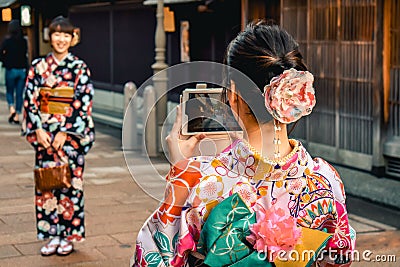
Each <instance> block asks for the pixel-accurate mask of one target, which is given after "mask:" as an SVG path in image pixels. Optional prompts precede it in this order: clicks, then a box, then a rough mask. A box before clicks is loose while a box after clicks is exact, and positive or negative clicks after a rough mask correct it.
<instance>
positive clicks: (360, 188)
mask: <svg viewBox="0 0 400 267" xmlns="http://www.w3.org/2000/svg"><path fill="white" fill-rule="evenodd" d="M334 167H335V168H336V170H337V171H338V172H339V174H340V177H341V178H342V181H343V184H344V188H345V191H346V194H348V195H352V196H355V197H360V198H364V199H367V200H371V201H372V202H375V203H378V204H383V205H385V206H390V207H393V208H395V209H400V198H399V197H398V195H399V192H400V182H399V181H396V180H393V179H388V178H377V177H376V176H373V175H371V174H369V173H367V172H363V171H358V170H353V169H349V168H346V167H342V166H337V165H334Z"/></svg>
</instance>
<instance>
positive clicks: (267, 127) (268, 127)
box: [244, 121, 292, 160]
mask: <svg viewBox="0 0 400 267" xmlns="http://www.w3.org/2000/svg"><path fill="white" fill-rule="evenodd" d="M279 125H280V127H281V130H280V131H277V132H276V133H275V130H274V123H273V121H270V122H268V123H265V124H262V125H258V124H252V125H247V126H246V127H245V131H244V132H245V135H244V139H246V140H247V142H249V144H250V145H251V146H252V147H254V148H255V149H256V150H257V151H259V152H260V153H261V155H263V156H264V157H267V158H269V159H272V160H273V159H274V152H275V144H274V137H275V134H276V135H277V136H276V137H277V138H278V137H279V139H280V141H281V144H280V145H279V151H280V158H283V157H285V156H286V155H288V154H289V153H290V152H291V151H292V147H291V146H290V143H289V138H288V135H287V131H286V124H279Z"/></svg>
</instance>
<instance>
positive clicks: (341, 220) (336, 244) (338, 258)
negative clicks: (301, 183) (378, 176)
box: [317, 159, 356, 267]
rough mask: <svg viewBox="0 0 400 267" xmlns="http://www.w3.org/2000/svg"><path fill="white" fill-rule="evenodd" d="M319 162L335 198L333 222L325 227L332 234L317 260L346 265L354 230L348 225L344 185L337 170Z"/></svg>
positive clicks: (325, 266)
mask: <svg viewBox="0 0 400 267" xmlns="http://www.w3.org/2000/svg"><path fill="white" fill-rule="evenodd" d="M317 160H320V161H322V162H323V164H321V165H322V166H323V167H322V168H323V169H325V171H326V173H327V174H328V175H326V176H325V177H326V178H327V179H328V181H329V182H330V184H331V187H332V191H333V194H334V198H335V210H336V215H337V216H336V220H335V221H334V222H333V223H327V225H325V226H326V227H325V229H327V230H328V232H329V233H332V234H333V236H332V238H331V239H330V240H329V242H328V244H327V246H326V248H325V251H324V252H325V254H324V255H325V256H324V258H323V259H322V260H321V261H320V262H318V263H319V266H322V267H331V266H335V267H345V266H346V267H347V266H350V265H351V263H352V256H353V251H354V249H355V241H356V232H355V230H354V229H353V228H352V227H351V226H350V224H349V219H348V215H347V208H346V204H345V201H346V194H345V190H344V185H343V182H342V180H341V179H340V176H339V174H338V172H337V171H336V170H335V169H334V168H333V167H332V166H331V165H330V164H329V163H327V162H326V161H324V160H321V159H317Z"/></svg>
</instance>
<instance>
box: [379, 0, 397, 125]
mask: <svg viewBox="0 0 400 267" xmlns="http://www.w3.org/2000/svg"><path fill="white" fill-rule="evenodd" d="M392 1H395V0H385V1H384V3H383V51H382V53H383V64H382V70H383V71H382V73H383V119H384V123H385V124H386V123H388V121H389V96H390V53H391V51H390V49H391V48H390V45H391V41H390V38H391V36H390V26H391V25H390V22H391V8H392Z"/></svg>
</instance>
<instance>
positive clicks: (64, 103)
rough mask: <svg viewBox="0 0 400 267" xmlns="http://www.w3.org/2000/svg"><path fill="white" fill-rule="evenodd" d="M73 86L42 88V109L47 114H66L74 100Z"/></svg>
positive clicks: (40, 93)
mask: <svg viewBox="0 0 400 267" xmlns="http://www.w3.org/2000/svg"><path fill="white" fill-rule="evenodd" d="M74 94H75V90H74V88H72V87H56V88H48V87H42V88H40V91H39V95H40V111H41V112H42V113H47V114H61V115H65V114H66V113H67V111H68V109H69V108H70V107H71V104H72V102H73V98H74Z"/></svg>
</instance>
